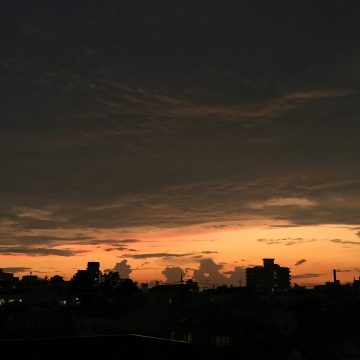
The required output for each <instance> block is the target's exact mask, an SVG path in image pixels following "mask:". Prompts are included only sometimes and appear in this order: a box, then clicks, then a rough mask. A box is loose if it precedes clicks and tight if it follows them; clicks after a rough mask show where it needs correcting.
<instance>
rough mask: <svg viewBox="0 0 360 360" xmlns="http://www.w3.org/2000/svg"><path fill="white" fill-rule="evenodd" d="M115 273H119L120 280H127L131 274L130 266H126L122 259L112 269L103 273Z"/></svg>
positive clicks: (126, 263)
mask: <svg viewBox="0 0 360 360" xmlns="http://www.w3.org/2000/svg"><path fill="white" fill-rule="evenodd" d="M110 271H115V272H118V273H119V276H120V278H122V279H128V278H129V276H130V274H131V273H132V269H131V265H130V264H128V262H127V260H126V259H124V260H122V261H120V262H118V263H116V265H115V266H114V268H113V269H106V270H105V272H110Z"/></svg>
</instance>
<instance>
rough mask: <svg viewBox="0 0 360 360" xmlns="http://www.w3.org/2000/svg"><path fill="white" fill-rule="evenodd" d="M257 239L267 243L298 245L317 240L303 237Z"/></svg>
mask: <svg viewBox="0 0 360 360" xmlns="http://www.w3.org/2000/svg"><path fill="white" fill-rule="evenodd" d="M257 241H259V242H261V243H264V244H266V245H286V246H290V245H297V244H303V243H308V242H313V241H315V240H314V239H307V240H306V239H303V238H291V237H288V238H282V239H257Z"/></svg>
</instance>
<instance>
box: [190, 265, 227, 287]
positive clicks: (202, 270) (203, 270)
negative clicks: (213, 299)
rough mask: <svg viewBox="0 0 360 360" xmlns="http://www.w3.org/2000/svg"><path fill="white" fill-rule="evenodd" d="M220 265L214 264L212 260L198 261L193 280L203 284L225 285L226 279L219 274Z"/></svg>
mask: <svg viewBox="0 0 360 360" xmlns="http://www.w3.org/2000/svg"><path fill="white" fill-rule="evenodd" d="M222 268H223V266H222V265H220V264H216V263H215V262H214V260H212V259H202V260H200V265H199V268H198V269H196V270H195V271H194V274H193V278H194V280H195V281H197V282H199V283H201V284H202V285H204V284H217V285H222V284H225V283H226V281H227V278H226V276H225V275H224V274H222V273H221V272H220V270H221V269H222Z"/></svg>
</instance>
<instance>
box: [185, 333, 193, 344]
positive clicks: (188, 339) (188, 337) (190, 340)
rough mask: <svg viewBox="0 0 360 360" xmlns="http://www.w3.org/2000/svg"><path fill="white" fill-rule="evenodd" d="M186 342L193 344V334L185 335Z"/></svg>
mask: <svg viewBox="0 0 360 360" xmlns="http://www.w3.org/2000/svg"><path fill="white" fill-rule="evenodd" d="M184 341H185V342H187V343H189V344H192V333H185V334H184Z"/></svg>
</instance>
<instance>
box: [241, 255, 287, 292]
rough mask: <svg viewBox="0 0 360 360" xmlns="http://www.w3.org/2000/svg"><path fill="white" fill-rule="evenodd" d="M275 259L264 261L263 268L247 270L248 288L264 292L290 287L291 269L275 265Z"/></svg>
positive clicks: (255, 267)
mask: <svg viewBox="0 0 360 360" xmlns="http://www.w3.org/2000/svg"><path fill="white" fill-rule="evenodd" d="M274 260H275V259H263V266H254V267H251V268H247V269H246V286H247V287H251V288H257V289H263V290H283V289H288V288H289V287H290V269H289V268H287V267H281V266H280V265H278V264H275V261H274Z"/></svg>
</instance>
